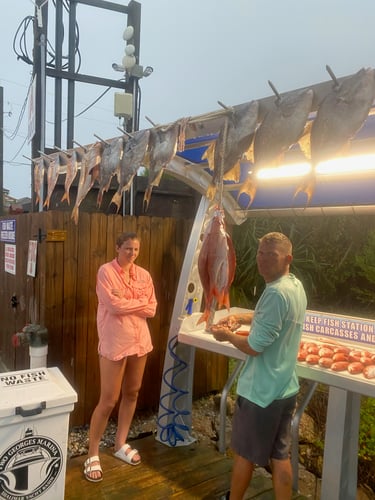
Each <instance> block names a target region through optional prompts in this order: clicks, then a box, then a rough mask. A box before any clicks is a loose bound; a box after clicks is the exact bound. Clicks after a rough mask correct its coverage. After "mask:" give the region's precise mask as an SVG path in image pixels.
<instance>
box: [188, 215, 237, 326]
mask: <svg viewBox="0 0 375 500" xmlns="http://www.w3.org/2000/svg"><path fill="white" fill-rule="evenodd" d="M235 270H236V254H235V251H234V247H233V243H232V240H231V238H230V236H229V234H228V233H227V232H226V229H225V222H224V211H223V210H220V209H216V210H215V212H214V215H213V217H212V219H211V220H210V221H209V222H208V224H207V227H206V229H205V231H204V234H203V241H202V246H201V249H200V252H199V256H198V273H199V277H200V280H201V283H202V287H203V295H204V300H205V309H204V312H203V314H202V316H201V317H200V318H199V320H198V322H197V324H199V323H203V322H206V323H207V326H211V325H210V322H212V317H213V312H214V309H215V307H216V304H217V306H218V308H220V307H226V308H227V309H229V307H230V302H229V289H230V286H231V284H232V282H233V279H234V274H235Z"/></svg>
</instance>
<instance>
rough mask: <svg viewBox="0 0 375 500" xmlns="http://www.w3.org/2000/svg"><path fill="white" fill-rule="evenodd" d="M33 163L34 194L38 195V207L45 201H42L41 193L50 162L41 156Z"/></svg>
mask: <svg viewBox="0 0 375 500" xmlns="http://www.w3.org/2000/svg"><path fill="white" fill-rule="evenodd" d="M32 161H33V162H34V192H35V194H36V197H35V204H36V205H37V204H38V203H39V202H40V201H43V200H42V199H41V196H42V193H41V192H42V186H43V182H44V172H45V171H46V170H47V168H48V162H47V160H46V158H44V157H43V156H40V157H39V158H37V159H36V160H32Z"/></svg>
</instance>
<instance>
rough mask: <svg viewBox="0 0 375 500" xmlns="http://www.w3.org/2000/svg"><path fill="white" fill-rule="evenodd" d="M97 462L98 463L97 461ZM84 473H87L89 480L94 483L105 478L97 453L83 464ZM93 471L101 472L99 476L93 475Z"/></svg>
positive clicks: (86, 476)
mask: <svg viewBox="0 0 375 500" xmlns="http://www.w3.org/2000/svg"><path fill="white" fill-rule="evenodd" d="M95 462H96V463H95ZM83 467H84V469H83V474H84V475H85V478H86V479H87V481H91V482H92V483H98V482H99V481H101V480H102V479H103V471H102V468H101V466H100V460H99V457H98V456H97V455H95V456H93V457H89V458H88V459H87V460H86V461H85V463H84V464H83ZM93 472H100V476H99V477H91V474H92V473H93Z"/></svg>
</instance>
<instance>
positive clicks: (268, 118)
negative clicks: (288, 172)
mask: <svg viewBox="0 0 375 500" xmlns="http://www.w3.org/2000/svg"><path fill="white" fill-rule="evenodd" d="M269 83H270V85H271V86H272V88H273V90H274V92H275V93H276V99H275V101H274V102H273V104H272V105H271V108H270V110H269V111H268V112H267V113H266V115H265V117H264V118H263V120H262V122H261V124H260V125H259V127H258V129H257V131H256V132H255V138H254V167H253V168H252V172H251V174H249V176H248V177H247V179H246V180H245V182H244V183H243V185H242V186H241V188H240V190H239V195H240V194H241V193H246V194H247V195H248V196H249V198H250V202H249V204H250V203H252V202H253V200H254V197H255V194H256V191H257V179H256V173H257V171H258V170H259V169H260V168H262V167H272V166H277V165H279V164H280V163H281V161H282V159H283V158H284V154H285V152H286V151H287V150H288V149H289V148H290V147H291V146H292V145H293V144H296V143H297V142H298V141H299V139H300V138H301V137H302V136H303V135H304V133H305V125H306V122H307V119H308V116H309V113H310V111H311V107H312V101H313V97H314V92H313V90H311V89H306V90H302V91H300V90H298V91H294V92H291V93H288V94H285V95H284V96H282V95H280V94H278V93H277V91H276V89H275V88H274V86H273V84H272V83H271V82H269Z"/></svg>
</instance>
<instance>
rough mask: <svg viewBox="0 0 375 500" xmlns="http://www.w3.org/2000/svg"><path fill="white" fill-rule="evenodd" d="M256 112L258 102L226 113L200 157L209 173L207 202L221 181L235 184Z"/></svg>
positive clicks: (253, 126) (252, 102) (247, 147)
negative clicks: (213, 140) (207, 167)
mask: <svg viewBox="0 0 375 500" xmlns="http://www.w3.org/2000/svg"><path fill="white" fill-rule="evenodd" d="M258 110H259V103H258V101H251V102H249V103H245V104H241V105H240V106H237V107H236V108H233V109H232V110H231V111H228V114H227V116H226V117H225V118H224V123H223V125H222V127H221V128H220V132H219V136H218V138H217V139H216V141H215V142H213V143H212V144H211V145H210V146H209V147H208V148H207V150H206V151H205V153H204V154H203V156H202V159H207V161H208V166H209V168H210V170H212V171H213V175H212V181H211V184H210V186H209V188H208V190H207V193H206V196H207V198H208V199H210V200H213V198H214V197H215V194H216V190H217V188H218V186H219V184H220V182H221V181H222V180H223V179H225V180H233V181H235V182H238V181H239V178H240V161H241V159H242V158H243V157H244V155H246V153H247V152H248V151H249V148H250V146H251V144H252V141H253V137H254V132H255V129H256V126H257V120H258ZM225 120H227V123H226V122H225Z"/></svg>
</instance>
